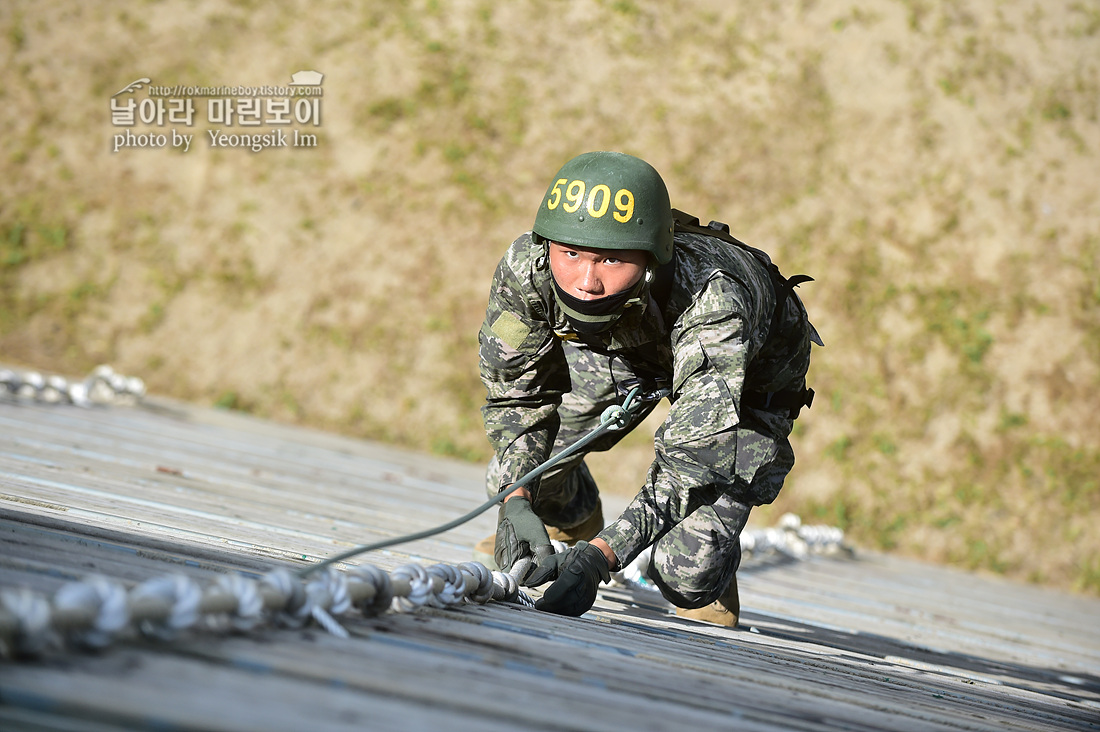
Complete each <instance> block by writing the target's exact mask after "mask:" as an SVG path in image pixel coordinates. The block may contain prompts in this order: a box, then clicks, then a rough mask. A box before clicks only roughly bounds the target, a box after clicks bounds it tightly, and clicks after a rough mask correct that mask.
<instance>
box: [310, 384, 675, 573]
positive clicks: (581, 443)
mask: <svg viewBox="0 0 1100 732" xmlns="http://www.w3.org/2000/svg"><path fill="white" fill-rule="evenodd" d="M639 392H640V388H638V387H636V388H634V389H633V390H632V391H631V392H630V394H628V395H627V397H626V400H625V401H624V402H623V404H622V405H621V406H620V405H618V404H612V405H611V406H610V407H608V408H607V409H605V410H604V412H603V414H602V415H600V425H599V426H598V427H596V429H594V430H592V431H591V432H589V433H588V434H587V435H585V436H584V437H582V438H581V439H579V440H577V441H576V442H574V443H573V444H572V445H570V446H568V447H566V448H565V449H564V450H562V451H561V452H559V453H558V454H557V455H554V456H552V457H551V458H550V459H549V460H547V461H546V462H544V463H543V464H542V465H540V466H538V467H537V468H535V469H534V470H532V471H531V472H529V473H527V474H526V475H524V476H523V477H522V478H520V479H519V480H517V481H516V482H515V483H513V484H512V485H510V486H509V487H508V488H507V489H505V490H503V491H501V492H500V493H498V494H496V495H495V496H493V497H492V498H490V499H489V500H488V501H486V502H485V503H483V504H481V505H480V506H478V507H477V508H475V509H474V510H472V511H470V512H469V513H467V514H464V515H462V516H459V517H458V518H456V519H454V520H453V521H448V522H447V523H445V524H441V525H439V526H436V527H435V528H432V529H426V530H424V531H418V532H416V533H413V534H406V535H405V536H397V537H394V538H392V539H384V540H382V541H377V542H374V543H373V544H364V545H363V546H357V547H355V548H354V549H349V550H348V551H346V552H342V553H340V554H336V555H334V556H331V557H329V558H328V559H324V560H322V561H320V562H317V563H316V564H311V565H310V566H308V567H304V568H303V569H300V570H299V571H298V574H299V575H300V576H302V577H305V576H307V575H309V574H311V573H313V572H316V571H318V570H320V569H323V568H325V567H328V566H329V565H332V564H336V563H337V562H343V561H345V560H347V559H351V558H352V557H355V556H358V555H360V554H365V553H367V552H371V551H376V550H378V549H385V548H387V547H391V546H396V545H398V544H407V543H409V542H412V541H418V540H420V539H427V538H429V537H431V536H436V535H437V534H442V533H444V532H446V531H450V530H451V529H453V528H455V527H456V526H461V525H462V524H464V523H466V522H467V521H470V520H471V519H474V518H476V517H477V516H480V515H481V514H483V513H485V512H486V511H488V510H489V509H490V508H492V507H493V506H495V505H497V504H498V503H501V502H502V501H503V500H504V499H505V498H507V497H508V496H509V495H511V494H512V493H514V492H515V491H517V490H519V489H520V488H522V487H523V486H526V485H527V484H529V483H530V482H531V481H533V480H534V479H535V478H537V477H539V476H540V475H542V474H543V473H545V472H546V471H547V470H549V469H550V468H552V467H554V466H555V465H557V464H558V463H560V462H561V461H562V460H564V459H565V458H567V457H570V456H571V455H574V454H576V453H577V452H579V451H581V450H583V449H584V448H585V447H587V446H588V445H589V444H590V443H592V441H593V440H596V439H598V438H599V437H600V436H601V435H603V434H604V433H605V432H608V431H610V430H620V429H622V428H623V427H625V426H626V425H627V424H629V423H630V417H631V416H633V414H634V412H635V410H636V409H637V407H638V405H640V404H642V402H641V401H638V402H637V403H635V398H636V396H637V395H638V393H639ZM665 393H666V392H661V393H660V395H657V394H655V395H654V398H663V396H664V395H665Z"/></svg>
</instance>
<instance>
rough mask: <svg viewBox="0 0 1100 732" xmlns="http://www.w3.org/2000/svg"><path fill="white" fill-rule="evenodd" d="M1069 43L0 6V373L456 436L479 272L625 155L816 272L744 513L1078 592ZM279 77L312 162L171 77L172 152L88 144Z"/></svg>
mask: <svg viewBox="0 0 1100 732" xmlns="http://www.w3.org/2000/svg"><path fill="white" fill-rule="evenodd" d="M1098 39H1100V13H1098V12H1097V11H1096V9H1095V7H1094V6H1093V5H1092V4H1090V3H1085V2H1079V1H1069V2H1065V1H1058V2H1051V3H1044V4H1009V3H1001V2H997V1H996V0H955V1H953V2H944V3H929V2H923V0H906V1H904V2H901V1H898V0H867V1H866V2H861V3H857V4H852V3H848V2H840V1H839V0H816V1H815V0H803V2H801V3H800V4H795V3H767V2H760V3H738V4H729V3H724V2H720V1H719V0H713V1H709V2H708V1H705V0H700V1H699V2H693V3H689V2H673V3H658V2H655V1H643V0H635V1H631V0H622V1H619V2H578V3H569V4H564V3H555V2H548V1H545V0H543V1H540V0H527V1H525V2H515V3H508V4H500V3H489V2H453V3H447V2H436V1H434V0H433V1H429V2H410V3H402V4H397V3H336V2H332V3H305V2H285V3H279V4H266V3H248V2H238V3H233V4H221V3H198V4H192V3H182V2H168V3H157V4H147V3H131V4H124V3H114V4H102V5H99V4H96V5H90V4H86V3H80V2H75V1H74V2H56V3H34V2H9V3H5V4H4V5H3V6H2V7H0V57H2V58H3V59H4V67H5V69H6V70H7V73H6V75H5V76H6V78H5V81H4V86H3V87H0V102H2V103H0V121H2V124H3V129H4V130H5V134H4V135H3V136H0V165H2V166H3V173H4V174H3V176H0V201H2V203H0V287H2V289H0V360H3V361H7V362H14V363H21V364H26V365H33V366H37V367H39V368H43V369H48V370H51V371H56V372H62V373H70V374H79V373H82V372H84V371H86V370H88V369H89V368H90V367H92V366H94V365H95V364H97V363H100V362H110V363H112V364H114V365H115V367H116V368H118V369H120V370H123V371H126V372H131V373H136V374H140V375H141V376H143V377H145V378H146V380H147V381H148V382H149V384H150V386H151V388H152V389H153V390H154V391H157V392H161V393H165V394H171V395H174V396H177V397H182V398H186V399H193V400H197V401H203V402H207V403H220V404H222V405H224V406H231V407H235V408H240V409H247V410H249V411H253V412H255V413H258V414H261V415H266V416H270V417H273V418H276V419H281V420H287V421H294V422H299V423H304V424H311V425H316V426H320V427H324V428H328V429H335V430H339V431H342V432H346V433H350V434H355V435H360V436H363V437H369V438H376V439H382V440H390V441H394V442H398V443H401V444H404V445H408V446H413V447H416V448H421V449H428V450H432V451H435V452H438V453H442V454H449V455H459V456H463V457H466V458H468V459H471V460H482V459H484V458H485V457H486V454H487V446H486V443H485V440H484V436H483V434H482V433H481V431H480V417H479V415H478V412H477V408H478V406H479V403H480V400H481V398H482V390H481V387H480V385H479V383H478V381H477V377H476V358H477V354H476V332H477V328H478V325H479V322H480V317H481V311H482V309H483V307H484V300H485V293H486V289H487V287H488V283H489V278H490V276H491V273H492V269H493V266H494V264H495V262H496V260H497V258H498V257H499V256H500V254H501V252H502V251H503V249H504V248H505V247H506V246H507V244H508V242H510V241H511V239H512V238H513V237H514V236H515V235H516V234H517V233H519V232H521V231H523V230H525V229H526V228H527V227H529V225H530V221H531V219H532V216H533V212H534V207H535V206H536V205H537V202H538V200H539V197H540V195H541V193H542V190H543V188H544V186H545V184H546V178H547V176H548V175H550V174H551V173H552V172H553V170H555V169H556V168H557V166H558V165H559V164H560V163H561V162H562V161H564V160H565V159H567V158H569V157H571V156H572V155H574V154H576V153H578V152H581V151H585V150H591V149H620V150H625V151H627V152H632V153H635V154H638V155H641V156H643V157H645V158H646V159H648V160H650V161H651V162H652V163H653V164H654V165H656V166H657V167H658V169H660V170H661V171H662V172H663V173H664V174H665V177H666V180H667V182H668V184H669V188H670V190H671V192H672V195H673V200H674V203H675V204H676V205H677V206H678V207H680V208H683V209H686V210H690V211H693V212H695V213H697V214H698V215H699V216H701V217H704V218H707V217H712V218H720V219H722V220H725V221H728V222H730V223H731V224H732V226H733V229H734V231H735V232H736V233H737V234H739V235H740V236H741V237H742V238H744V239H746V240H748V241H750V242H751V243H754V244H756V245H758V246H762V247H764V248H766V249H768V250H770V251H771V252H772V253H773V254H774V255H775V257H776V259H777V260H778V261H779V262H780V263H781V264H782V265H783V267H784V269H785V270H786V271H787V272H788V273H795V272H803V271H804V272H808V273H810V274H813V275H814V276H816V277H817V282H815V283H812V284H810V285H806V286H804V287H803V288H802V291H803V296H804V299H805V300H806V302H807V304H808V306H809V307H810V309H811V312H812V313H813V314H814V317H815V322H816V324H817V325H818V327H819V329H820V330H821V332H822V334H823V336H824V338H825V341H826V343H827V344H828V347H827V348H826V349H824V350H821V351H819V352H818V354H817V361H816V362H815V364H814V366H813V372H812V383H813V385H814V386H815V388H816V389H817V391H818V394H819V396H818V399H819V401H818V403H817V405H815V407H814V409H813V410H812V411H811V412H809V413H808V414H807V416H806V418H805V419H804V420H801V421H800V424H799V427H798V433H797V441H796V449H797V451H798V455H799V463H798V465H797V466H796V468H795V472H794V473H793V475H792V477H791V480H790V482H789V485H788V488H787V489H786V490H785V491H784V494H783V495H782V496H781V498H780V500H779V502H778V503H777V505H776V506H775V507H774V508H770V509H767V510H765V511H764V512H762V515H761V517H760V518H761V519H763V520H770V518H772V517H773V514H774V513H775V512H777V511H780V510H796V511H799V512H801V513H803V514H805V515H807V516H812V517H816V518H817V519H820V520H825V521H829V522H837V523H840V524H841V525H843V526H844V527H845V528H846V529H847V530H848V531H849V533H850V535H851V536H852V537H853V538H854V539H855V540H856V541H857V542H859V543H862V544H864V545H866V546H872V547H880V548H887V549H890V550H893V551H898V552H903V553H906V554H909V555H915V556H921V557H926V558H930V559H933V560H937V561H947V562H952V563H955V564H959V565H962V566H966V567H971V568H975V569H981V570H992V571H996V572H1001V573H1004V574H1006V575H1009V576H1012V577H1016V578H1022V579H1027V580H1031V581H1035V582H1042V583H1046V584H1050V585H1054V586H1058V587H1063V588H1071V589H1074V590H1078V591H1084V592H1089V593H1093V594H1097V593H1100V536H1098V531H1097V528H1096V527H1097V524H1098V523H1100V521H1098V519H1100V486H1098V482H1097V481H1098V479H1097V476H1098V475H1100V452H1098V449H1097V441H1096V435H1097V434H1100V409H1098V407H1100V399H1098V397H1097V394H1098V393H1100V389H1098V387H1100V284H1098V283H1100V229H1098V227H1097V212H1098V211H1100V164H1098V160H1097V155H1098V153H1100V120H1098V113H1100V109H1098V106H1100V82H1098V81H1097V80H1098V79H1100V51H1098V49H1100V44H1098V42H1097V41H1098ZM311 68H312V69H317V70H319V71H322V72H324V73H325V74H326V78H325V82H324V89H325V97H324V102H323V103H324V121H323V124H322V126H321V127H320V128H316V129H311V130H309V131H310V132H316V133H317V134H318V135H319V138H320V144H319V146H318V147H317V148H316V149H305V150H302V149H299V150H293V149H283V150H268V151H265V152H262V153H251V152H247V151H244V150H213V149H209V147H208V144H207V143H206V140H205V132H204V129H205V128H206V126H207V125H206V124H205V123H204V122H203V121H202V119H203V111H202V110H203V105H202V100H201V99H200V100H197V101H198V102H199V103H200V114H199V118H200V121H199V123H197V124H196V125H195V127H194V129H191V130H188V132H190V133H193V134H195V135H196V139H195V142H194V143H193V146H192V150H190V151H189V152H187V153H186V154H184V153H181V152H177V151H172V150H125V151H122V152H119V153H112V152H111V151H110V139H111V135H112V134H113V133H115V132H116V131H117V130H116V129H115V128H113V127H112V126H111V124H110V116H109V109H108V99H109V97H110V95H111V94H113V93H114V92H115V91H117V90H118V89H120V88H122V86H123V85H125V84H126V83H128V82H130V81H132V80H133V79H135V78H137V77H140V76H149V77H151V78H152V79H153V81H154V83H158V84H174V83H182V84H227V85H229V84H276V83H279V84H281V83H286V82H287V81H288V80H289V75H290V74H291V73H293V72H294V71H297V70H299V69H311ZM170 127H171V126H167V127H166V129H165V131H167V129H168V128H170ZM646 437H647V436H646V435H638V436H634V437H632V438H631V443H630V444H629V445H627V446H625V447H624V448H623V449H622V450H620V451H617V452H616V453H615V454H612V455H608V456H601V458H600V459H599V460H597V463H598V467H599V472H600V473H601V474H603V476H604V477H603V480H604V483H605V484H606V485H607V486H609V487H610V488H611V489H614V490H621V491H626V490H630V489H631V487H632V486H633V485H634V484H636V483H637V481H639V480H640V479H641V476H642V474H643V472H644V467H645V464H646V462H647V461H648V458H647V457H646V452H647V450H648V446H647V444H646Z"/></svg>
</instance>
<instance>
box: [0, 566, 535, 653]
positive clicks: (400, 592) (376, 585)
mask: <svg viewBox="0 0 1100 732" xmlns="http://www.w3.org/2000/svg"><path fill="white" fill-rule="evenodd" d="M488 602H508V603H518V604H520V605H523V606H525V607H531V606H532V605H533V603H532V602H531V599H530V598H529V597H527V595H525V594H524V593H523V592H521V591H520V589H519V585H518V583H517V582H516V580H515V578H514V577H512V576H511V575H508V574H504V573H503V572H490V571H489V569H488V568H486V567H485V565H483V564H479V563H478V562H465V563H463V564H460V565H458V566H453V565H449V564H436V565H432V566H430V567H427V568H424V567H421V566H419V565H416V564H407V565H405V566H403V567H398V568H397V569H395V570H393V571H392V572H390V573H386V572H384V571H382V570H380V569H378V568H377V567H371V566H359V567H352V568H351V569H349V570H348V571H347V572H340V571H337V570H332V569H330V570H328V571H326V572H324V573H322V574H319V575H316V576H314V577H312V578H311V579H309V580H303V579H301V578H299V577H297V576H296V575H295V574H294V573H293V572H291V571H289V570H288V569H285V568H280V569H276V570H273V571H271V572H268V573H267V574H265V575H264V576H263V577H261V578H259V579H253V578H250V577H246V576H244V575H240V574H230V575H220V576H218V577H217V578H216V579H215V580H214V581H213V582H212V583H210V584H209V585H208V586H207V587H206V588H205V589H203V588H201V587H200V586H199V584H198V583H197V582H195V581H194V580H192V579H190V578H188V577H184V576H182V575H174V576H168V577H159V578H155V579H151V580H148V581H146V582H142V583H141V584H139V585H137V586H135V587H133V588H132V589H129V590H128V589H127V588H126V587H125V586H124V585H123V584H122V583H120V582H117V581H115V580H111V579H108V578H106V577H101V576H98V575H93V576H90V577H87V578H85V579H83V580H80V581H76V582H69V583H67V584H65V585H63V586H62V587H61V588H60V589H58V590H57V592H56V593H54V595H53V598H52V599H50V598H46V597H45V596H43V595H41V594H39V593H35V592H32V591H30V590H26V589H19V590H0V652H2V653H3V655H5V656H33V655H37V654H40V653H42V652H43V651H44V650H46V649H48V648H51V647H56V646H58V645H61V644H63V643H68V644H70V645H73V646H76V647H82V648H103V647H105V646H107V645H108V644H110V643H111V641H113V640H114V639H115V638H117V637H119V636H120V635H122V634H123V633H124V632H126V631H128V630H135V629H136V630H137V631H138V632H140V633H141V634H143V635H145V636H146V637H149V638H153V639H158V640H170V639H172V638H175V637H177V636H178V635H179V634H180V633H181V632H183V631H185V630H188V629H194V628H198V627H200V626H201V625H203V624H204V623H205V624H206V625H207V626H211V627H214V628H216V629H220V630H223V631H226V630H227V631H232V632H238V633H243V632H246V631H249V630H252V629H254V628H256V627H257V626H259V625H260V624H261V623H269V624H273V625H276V626H283V627H293V628H299V627H302V626H304V625H305V624H306V623H307V622H309V621H310V620H312V621H313V622H316V623H317V624H318V625H320V626H321V627H322V628H324V629H325V630H327V631H328V632H330V633H332V634H333V635H336V636H338V637H341V638H347V637H348V632H347V630H346V629H345V628H344V627H343V626H341V625H340V624H339V622H338V621H337V620H336V618H337V617H340V616H346V615H349V614H350V613H351V611H352V610H358V611H359V612H360V613H361V614H362V615H365V616H368V617H369V616H373V615H377V614H379V613H381V612H385V611H386V610H387V609H391V610H393V611H395V612H412V611H415V610H418V609H420V608H422V607H434V608H448V607H456V606H459V605H463V604H478V605H483V604H485V603H488Z"/></svg>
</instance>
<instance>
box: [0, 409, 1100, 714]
mask: <svg viewBox="0 0 1100 732" xmlns="http://www.w3.org/2000/svg"><path fill="white" fill-rule="evenodd" d="M480 483H481V476H480V470H479V469H477V468H476V467H472V466H469V465H465V464H461V463H455V462H451V461H446V460H440V459H436V458H430V457H425V456H423V455H416V454H409V453H404V452H401V451H398V450H393V449H391V448H388V447H381V446H378V445H372V444H368V443H365V442H361V441H355V440H350V439H346V438H341V437H336V436H332V435H327V434H322V433H318V432H314V431H309V430H302V429H295V428H289V427H284V426H278V425H273V424H270V423H266V422H263V421H260V420H255V419H250V418H247V417H243V416H239V415H235V414H228V413H224V412H218V411H214V410H205V409H198V408H194V407H189V406H184V405H178V404H173V403H168V402H162V401H156V402H153V403H151V404H150V405H149V406H147V407H143V408H97V409H88V410H83V409H77V408H74V407H64V406H45V405H38V404H28V403H23V402H15V401H12V400H10V399H4V398H0V585H2V586H5V587H12V586H21V585H24V586H30V587H32V588H35V589H38V590H41V591H43V592H52V591H54V590H55V589H56V588H57V587H59V586H60V585H61V584H62V583H63V582H65V581H66V580H68V579H71V578H77V577H80V576H82V575H84V574H86V573H88V572H98V573H102V574H105V575H108V576H110V577H115V578H119V579H122V580H126V581H132V582H136V581H139V580H142V579H146V578H149V577H152V576H158V575H162V574H166V573H169V572H180V571H182V572H185V573H188V574H191V575H192V576H195V577H199V578H203V579H206V580H208V579H209V578H211V577H212V576H213V575H214V574H215V573H219V572H226V571H235V570H239V571H244V572H248V573H260V572H263V571H266V570H268V569H270V568H272V567H274V566H277V565H293V566H297V565H300V563H301V560H302V559H303V558H305V559H314V558H318V557H323V556H326V555H329V554H332V553H335V552H336V551H339V550H341V549H344V548H347V547H349V546H352V545H355V544H360V543H364V542H367V541H371V540H374V539H378V538H382V537H388V536H394V535H398V534H402V533H406V532H409V531H413V530H418V529H422V528H426V527H428V526H432V525H435V524H438V523H442V522H444V521H446V520H449V519H451V518H453V517H455V516H457V515H459V514H461V513H464V512H466V511H468V510H469V509H470V508H472V507H473V506H475V505H477V504H478V503H479V502H480V501H481V500H482V493H481V488H480ZM492 526H493V518H492V517H491V516H483V517H481V518H479V519H478V520H476V521H475V522H473V523H472V524H470V525H467V526H463V527H461V528H459V529H456V530H454V531H452V532H450V533H448V534H446V535H444V536H441V537H437V538H435V539H431V540H425V541H421V542H417V543H416V544H413V545H409V546H404V547H398V548H396V549H394V550H393V551H392V552H383V553H379V554H376V555H371V556H368V557H365V558H364V559H363V561H365V562H369V563H372V564H376V565H378V566H381V567H383V568H386V569H392V568H393V567H396V566H398V565H400V564H404V563H406V562H408V561H410V560H422V561H424V562H438V561H443V562H451V563H457V562H461V561H465V560H467V559H469V557H470V554H469V548H470V547H471V546H472V545H473V543H474V542H476V541H477V539H479V538H480V537H482V536H485V535H487V534H488V533H489V532H491V530H492ZM740 577H741V597H742V602H743V614H742V620H743V623H744V625H743V627H742V628H740V629H738V630H735V631H731V630H727V629H723V628H718V627H714V626H708V625H704V624H701V623H695V622H691V621H686V620H680V619H677V618H676V617H675V616H673V615H670V614H669V607H668V606H667V605H666V604H664V602H663V601H661V600H660V599H659V597H657V598H655V597H654V596H652V595H650V594H648V593H641V594H633V595H632V594H631V593H629V592H627V591H625V590H622V589H608V590H607V591H605V592H604V593H603V594H602V595H601V598H600V600H599V601H598V603H597V605H596V608H595V609H594V610H593V611H592V612H591V613H589V614H588V615H586V616H585V617H584V618H580V619H568V618H559V617H555V616H550V615H546V614H543V613H539V612H537V611H534V610H526V609H522V608H519V607H517V606H511V605H502V604H495V605H488V606H468V607H464V608H461V609H457V610H431V609H429V610H423V611H421V612H418V613H416V614H410V615H398V614H390V615H386V616H384V617H381V618H375V619H367V618H356V617H351V618H345V619H344V620H343V622H344V624H345V626H346V627H347V629H348V630H349V632H350V633H351V638H350V639H349V640H340V639H338V638H335V637H333V636H329V635H327V634H325V633H323V632H322V631H320V630H317V629H309V630H279V629H272V628H267V629H262V630H259V631H254V632H252V633H250V634H248V635H243V636H230V635H225V634H220V633H216V632H212V631H206V632H195V633H192V634H190V635H188V636H186V637H185V638H182V639H180V640H177V641H174V642H172V643H153V642H149V641H143V640H138V639H136V638H130V639H126V640H123V641H121V642H119V643H117V644H115V645H113V646H111V647H110V648H108V649H107V650H105V651H103V652H100V653H98V654H89V653H80V652H64V653H51V654H47V655H46V656H45V657H44V658H41V659H39V660H35V661H31V662H19V663H15V662H10V661H8V662H4V663H3V664H0V728H2V729H50V730H52V729H82V730H106V729H158V730H160V729H229V730H306V729H309V730H328V729H332V730H339V729H402V730H405V729H425V730H429V729H431V730H442V729H446V730H466V729H471V730H473V729H477V730H494V729H549V730H591V729H597V728H599V729H637V730H669V729H748V730H756V729H760V730H790V729H793V730H858V729H889V730H924V729H959V730H1006V729H1007V730H1045V729H1100V602H1097V601H1096V600H1092V599H1086V598H1080V597H1072V596H1067V595H1063V594H1059V593H1055V592H1050V591H1043V590H1040V589H1036V588H1032V587H1022V586H1019V585H1014V584H1010V583H1007V582H1002V581H999V580H996V579H990V578H985V577H975V576H971V575H967V574H963V573H960V572H955V571H950V570H947V569H943V568H938V567H931V566H926V565H922V564H918V563H913V562H907V561H902V560H899V559H896V558H891V557H888V556H881V555H874V554H865V553H859V554H857V556H856V557H855V558H832V559H829V558H817V559H812V560H810V561H806V562H780V561H770V562H764V561H760V562H755V563H754V562H749V563H748V564H747V565H746V566H745V568H744V569H743V570H742V572H741V573H740Z"/></svg>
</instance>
